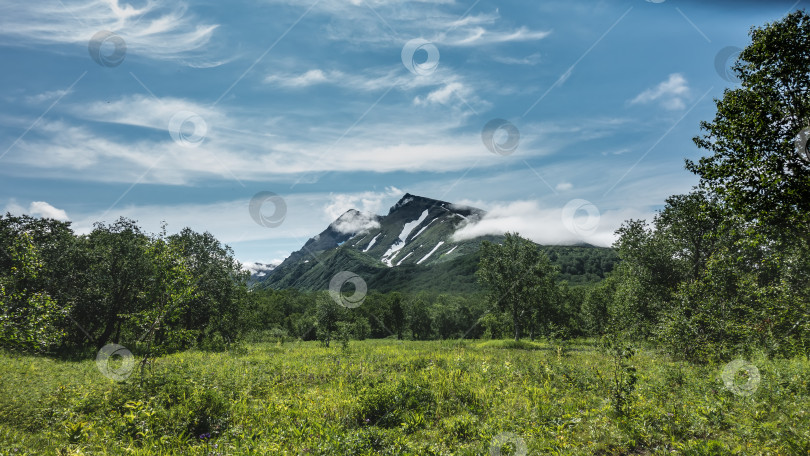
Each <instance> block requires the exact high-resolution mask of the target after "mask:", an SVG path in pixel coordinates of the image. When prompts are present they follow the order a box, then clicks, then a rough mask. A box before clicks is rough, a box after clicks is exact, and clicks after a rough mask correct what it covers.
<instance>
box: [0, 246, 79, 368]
mask: <svg viewBox="0 0 810 456" xmlns="http://www.w3.org/2000/svg"><path fill="white" fill-rule="evenodd" d="M4 253H6V254H7V255H8V260H9V261H10V264H11V267H10V268H9V270H8V275H3V276H0V346H2V347H4V348H9V349H12V350H30V351H34V352H47V351H49V350H51V349H53V348H54V347H55V346H56V345H57V344H59V343H61V342H62V341H63V340H62V339H63V337H64V332H63V331H62V330H60V329H59V327H60V323H61V322H62V320H64V316H65V314H66V312H65V310H66V309H62V308H60V306H59V305H57V303H56V302H55V301H54V300H53V299H52V298H51V297H50V295H48V293H46V292H44V291H41V290H38V289H37V288H36V284H37V278H38V274H39V272H40V270H41V269H42V268H43V263H42V261H41V259H40V256H39V251H38V250H37V248H36V247H35V246H34V243H33V242H32V240H31V236H30V235H29V234H27V233H21V234H20V235H19V236H17V237H15V238H13V239H12V240H11V243H10V248H9V249H8V251H7V252H4Z"/></svg>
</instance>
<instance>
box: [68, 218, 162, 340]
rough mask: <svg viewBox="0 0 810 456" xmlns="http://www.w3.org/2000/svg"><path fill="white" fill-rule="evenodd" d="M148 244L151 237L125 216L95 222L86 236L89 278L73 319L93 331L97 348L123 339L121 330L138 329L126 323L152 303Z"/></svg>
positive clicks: (91, 332) (90, 331)
mask: <svg viewBox="0 0 810 456" xmlns="http://www.w3.org/2000/svg"><path fill="white" fill-rule="evenodd" d="M148 245H149V237H148V236H147V235H146V234H144V233H143V232H142V231H141V229H140V228H139V227H138V225H137V224H136V223H135V221H133V220H129V219H125V218H121V219H119V220H118V221H117V222H115V223H113V224H112V225H105V224H103V223H96V224H95V227H94V229H93V231H92V232H91V233H90V234H89V235H88V236H87V238H86V248H87V250H88V254H87V255H88V260H89V265H88V270H87V271H86V274H87V275H86V280H87V282H85V290H84V293H83V296H82V301H81V305H78V306H76V307H75V313H74V319H75V320H76V321H77V322H78V323H79V325H80V326H81V327H82V328H84V329H85V330H86V331H88V332H89V333H90V334H91V335H94V336H93V338H94V340H95V342H96V348H100V347H102V346H103V345H105V344H107V343H108V342H116V343H117V342H120V341H121V340H122V339H121V338H122V330H126V329H130V330H133V331H134V330H136V329H139V328H134V327H132V326H130V327H129V328H127V326H129V325H125V323H131V322H133V321H134V320H133V318H134V317H136V316H137V315H139V314H140V313H141V312H143V311H145V310H147V309H148V308H149V306H150V304H149V302H148V300H147V299H145V298H146V296H145V293H144V292H145V290H146V289H147V288H148V283H149V280H150V278H151V275H152V272H153V269H152V264H151V262H150V260H149V258H148V257H147V256H146V254H145V252H146V249H147V247H148ZM130 335H131V336H134V334H130Z"/></svg>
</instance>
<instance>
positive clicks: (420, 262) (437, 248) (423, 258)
mask: <svg viewBox="0 0 810 456" xmlns="http://www.w3.org/2000/svg"><path fill="white" fill-rule="evenodd" d="M442 244H444V241H439V243H438V244H436V247H433V250H431V251H430V253H428V254H427V255H425V256H423V257H422V259H421V260H419V261H417V262H416V264H422V262H423V261H425V260H427V259H428V258H430V256H431V255H433V252H435V251H436V250H439V247H441V246H442Z"/></svg>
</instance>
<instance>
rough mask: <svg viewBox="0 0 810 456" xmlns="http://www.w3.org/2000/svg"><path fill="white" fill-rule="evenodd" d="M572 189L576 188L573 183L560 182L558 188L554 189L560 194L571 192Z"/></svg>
mask: <svg viewBox="0 0 810 456" xmlns="http://www.w3.org/2000/svg"><path fill="white" fill-rule="evenodd" d="M572 188H574V185H573V184H572V183H571V182H560V183H559V184H557V186H556V187H554V189H555V190H557V191H558V192H565V191H568V190H571V189H572Z"/></svg>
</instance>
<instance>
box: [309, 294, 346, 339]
mask: <svg viewBox="0 0 810 456" xmlns="http://www.w3.org/2000/svg"><path fill="white" fill-rule="evenodd" d="M315 299H316V301H315V318H316V319H317V323H316V325H317V328H316V331H317V338H318V340H320V341H321V342H322V343H323V344H324V345H325V346H327V347H329V343H330V342H331V341H332V338H333V337H334V335H335V332H336V331H337V329H338V322H339V321H340V320H341V311H340V310H341V308H340V307H339V306H338V304H337V303H336V302H335V300H334V299H332V297H331V296H330V295H329V294H328V293H318V294H317V297H316V298H315Z"/></svg>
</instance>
